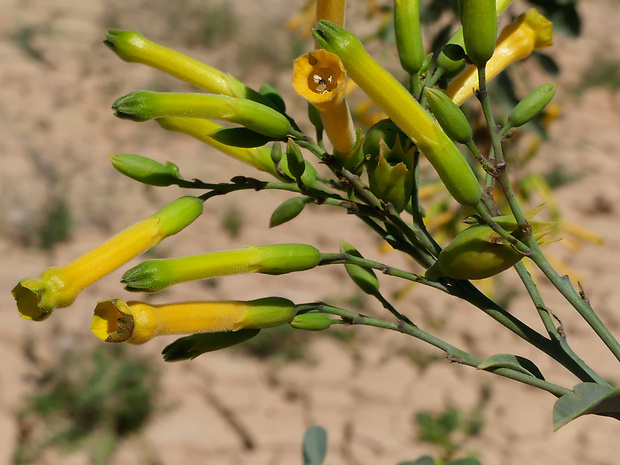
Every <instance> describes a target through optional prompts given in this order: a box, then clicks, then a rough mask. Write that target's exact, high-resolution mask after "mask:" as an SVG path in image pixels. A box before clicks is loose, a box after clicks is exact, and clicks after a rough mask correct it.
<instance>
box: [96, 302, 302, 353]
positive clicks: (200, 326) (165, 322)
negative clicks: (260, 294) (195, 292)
mask: <svg viewBox="0 0 620 465" xmlns="http://www.w3.org/2000/svg"><path fill="white" fill-rule="evenodd" d="M295 313H296V307H295V304H294V303H293V302H291V301H290V300H288V299H284V298H281V297H267V298H263V299H257V300H251V301H247V302H243V301H227V302H180V303H171V304H164V305H149V304H146V303H144V302H136V301H131V302H127V303H126V302H124V301H123V300H121V299H111V300H105V301H103V302H99V303H98V304H97V307H96V308H95V314H94V316H93V320H92V325H91V331H92V332H93V333H94V334H95V336H97V337H98V338H99V339H101V340H102V341H104V342H112V343H120V342H128V343H130V344H143V343H145V342H147V341H149V340H151V339H152V338H154V337H156V336H164V335H170V334H196V333H219V332H225V331H238V330H241V329H262V328H271V327H274V326H279V325H282V324H285V323H288V322H290V321H291V320H292V319H293V318H294V317H295Z"/></svg>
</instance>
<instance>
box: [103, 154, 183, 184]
mask: <svg viewBox="0 0 620 465" xmlns="http://www.w3.org/2000/svg"><path fill="white" fill-rule="evenodd" d="M109 158H110V162H111V163H112V166H114V168H116V170H117V171H119V172H121V173H123V174H124V175H125V176H128V177H130V178H131V179H135V180H136V181H139V182H141V183H144V184H148V185H150V186H160V187H164V186H170V185H172V184H174V183H175V181H176V180H177V176H176V173H175V172H174V171H173V170H172V169H171V167H170V166H167V165H163V164H161V163H159V162H157V161H155V160H151V159H150V158H146V157H141V156H140V155H131V154H128V153H116V154H113V155H110V157H109Z"/></svg>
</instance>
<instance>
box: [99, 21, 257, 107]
mask: <svg viewBox="0 0 620 465" xmlns="http://www.w3.org/2000/svg"><path fill="white" fill-rule="evenodd" d="M105 37H106V38H105V40H104V41H103V43H104V44H105V45H107V46H108V47H109V48H110V49H112V50H113V51H114V52H115V53H116V54H117V55H118V56H119V57H120V58H121V59H122V60H125V61H129V62H135V63H142V64H145V65H148V66H151V67H153V68H156V69H159V70H161V71H163V72H165V73H168V74H170V75H172V76H175V77H177V78H179V79H182V80H184V81H186V82H189V83H191V84H194V85H195V86H198V87H200V88H202V89H204V90H206V91H207V92H211V93H213V94H222V95H228V96H231V97H243V98H249V97H250V96H251V95H253V94H255V93H256V92H254V91H253V90H251V89H250V88H248V87H247V86H246V85H245V84H243V83H242V82H240V81H238V80H237V79H235V78H234V77H232V76H231V75H230V74H228V73H224V72H222V71H220V70H219V69H216V68H212V67H211V66H208V65H206V64H204V63H202V62H200V61H198V60H195V59H194V58H191V57H188V56H187V55H184V54H182V53H180V52H177V51H176V50H172V49H170V48H167V47H164V46H162V45H159V44H157V43H155V42H152V41H150V40H148V39H147V38H146V37H144V36H143V35H142V34H140V33H138V32H135V31H122V30H119V29H110V30H109V31H108V32H107V33H106V35H105Z"/></svg>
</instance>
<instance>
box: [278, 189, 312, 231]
mask: <svg viewBox="0 0 620 465" xmlns="http://www.w3.org/2000/svg"><path fill="white" fill-rule="evenodd" d="M308 200H310V199H307V198H304V197H292V198H290V199H287V200H285V201H284V202H282V203H281V204H280V205H279V206H278V208H276V209H275V210H274V211H273V213H272V214H271V218H270V219H269V227H270V228H273V227H275V226H280V225H281V224H283V223H286V222H288V221H291V220H292V219H293V218H295V217H296V216H297V215H299V214H300V213H301V212H302V210H303V209H304V207H305V206H306V204H307V203H308Z"/></svg>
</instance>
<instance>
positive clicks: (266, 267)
mask: <svg viewBox="0 0 620 465" xmlns="http://www.w3.org/2000/svg"><path fill="white" fill-rule="evenodd" d="M320 260H321V253H320V252H319V251H318V250H317V249H316V248H314V247H312V246H311V245H306V244H276V245H263V246H256V247H245V248H243V249H235V250H225V251H221V252H211V253H206V254H202V255H191V256H188V257H181V258H171V259H156V260H146V261H144V262H142V263H140V264H139V265H137V266H135V267H134V268H132V269H130V270H128V271H127V272H126V273H125V274H124V275H123V278H122V281H121V282H123V283H124V284H125V285H126V287H125V288H126V289H127V290H129V291H142V292H159V291H161V290H162V289H165V288H166V287H168V286H171V285H173V284H177V283H181V282H186V281H194V280H199V279H209V278H214V277H217V276H227V275H233V274H240V273H265V274H284V273H291V272H294V271H303V270H309V269H311V268H314V267H315V266H317V265H318V264H319V262H320Z"/></svg>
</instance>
